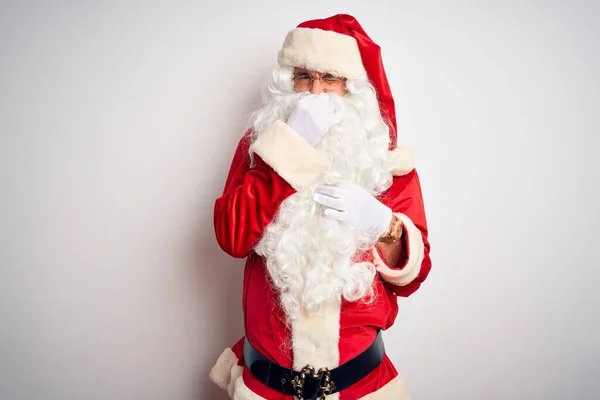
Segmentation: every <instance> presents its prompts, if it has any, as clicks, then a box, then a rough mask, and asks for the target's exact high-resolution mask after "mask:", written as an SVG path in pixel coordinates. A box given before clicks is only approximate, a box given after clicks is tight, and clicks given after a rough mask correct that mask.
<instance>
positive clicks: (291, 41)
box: [278, 28, 367, 78]
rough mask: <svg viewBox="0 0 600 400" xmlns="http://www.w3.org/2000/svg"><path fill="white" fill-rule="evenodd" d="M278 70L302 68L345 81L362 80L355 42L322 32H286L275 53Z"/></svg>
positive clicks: (329, 32) (362, 73)
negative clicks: (348, 79)
mask: <svg viewBox="0 0 600 400" xmlns="http://www.w3.org/2000/svg"><path fill="white" fill-rule="evenodd" d="M278 62H279V65H280V66H286V67H303V68H307V69H312V70H315V71H319V72H329V73H331V74H333V75H336V76H341V77H345V78H361V77H366V74H367V73H366V70H365V67H364V65H363V62H362V58H361V55H360V50H359V49H358V44H357V43H356V39H354V38H353V37H351V36H348V35H344V34H341V33H337V32H332V31H325V30H322V29H310V28H296V29H293V30H291V31H290V32H288V34H287V36H286V38H285V41H284V42H283V46H282V48H281V50H280V51H279V56H278Z"/></svg>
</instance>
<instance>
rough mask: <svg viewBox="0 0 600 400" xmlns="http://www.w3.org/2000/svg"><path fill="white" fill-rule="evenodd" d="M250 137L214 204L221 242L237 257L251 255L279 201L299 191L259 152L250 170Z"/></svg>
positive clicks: (232, 165) (239, 148) (220, 244)
mask: <svg viewBox="0 0 600 400" xmlns="http://www.w3.org/2000/svg"><path fill="white" fill-rule="evenodd" d="M246 137H247V136H245V137H244V138H242V140H241V141H240V142H239V144H238V147H237V149H236V152H235V155H234V157H233V161H232V163H231V168H230V170H229V174H228V176H227V180H226V182H227V183H226V186H225V190H224V191H223V194H222V196H221V197H219V198H218V199H217V200H216V202H215V207H214V228H215V234H216V237H217V242H218V243H219V246H221V249H223V251H225V252H226V253H228V254H229V255H231V256H233V257H236V258H244V257H246V256H248V254H249V252H250V250H251V249H252V248H253V247H254V245H255V244H256V242H257V241H258V240H259V239H260V236H261V235H262V233H263V231H264V229H265V228H266V226H267V225H268V224H269V222H271V220H272V219H273V217H274V216H275V213H276V212H277V209H278V208H279V205H280V204H281V203H282V202H283V200H285V199H286V198H287V197H288V196H290V195H291V194H293V193H294V192H295V190H294V188H292V187H291V186H290V185H289V184H288V183H287V182H286V181H285V180H283V178H281V177H280V176H279V175H277V173H276V172H275V171H274V170H273V169H272V168H271V167H269V166H268V165H267V164H266V163H265V162H264V161H263V160H262V159H261V158H260V157H259V156H257V155H255V160H256V167H255V168H253V169H252V170H250V166H249V165H248V161H249V160H248V142H247V139H246Z"/></svg>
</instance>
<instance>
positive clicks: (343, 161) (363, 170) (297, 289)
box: [255, 95, 392, 320]
mask: <svg viewBox="0 0 600 400" xmlns="http://www.w3.org/2000/svg"><path fill="white" fill-rule="evenodd" d="M290 98H297V95H290V96H289V97H288V99H287V105H286V106H285V107H281V109H286V110H287V111H285V112H286V113H288V112H289V108H290V107H289V105H290V102H289V99H290ZM331 98H332V101H334V104H336V109H337V114H336V115H338V120H337V121H336V122H335V123H334V125H333V126H332V127H331V128H330V129H329V131H328V132H327V133H326V134H325V135H324V136H323V138H322V139H321V140H320V142H319V143H318V144H317V145H316V146H315V147H316V148H317V149H319V150H320V151H321V152H323V153H324V154H325V155H326V156H327V157H328V158H329V160H330V163H331V166H330V168H328V170H327V171H326V173H325V174H324V176H323V177H322V179H320V180H319V181H317V182H315V183H314V184H312V185H311V186H310V187H308V188H305V189H303V190H301V191H299V192H297V193H295V194H293V195H292V196H290V197H289V198H287V199H286V200H285V201H284V202H283V203H282V204H281V206H280V209H279V211H278V213H277V216H276V218H275V219H274V220H273V221H272V222H271V224H270V225H269V226H268V227H267V229H266V230H265V232H264V235H263V237H262V238H261V240H260V242H259V243H258V245H257V246H256V248H255V250H256V252H257V253H258V254H260V255H262V256H264V257H265V258H266V263H267V269H268V271H269V274H270V277H271V280H272V283H273V284H274V286H275V287H276V288H277V290H278V292H279V294H280V300H281V303H282V306H283V308H284V309H285V311H286V313H287V316H288V319H289V320H294V319H295V318H296V317H297V315H298V312H303V313H305V314H311V313H313V312H316V311H318V310H319V309H320V308H321V306H322V305H323V304H326V303H331V302H340V301H341V299H342V298H344V299H346V300H348V301H358V300H361V299H362V300H364V301H369V300H370V299H372V296H373V289H372V284H373V279H374V277H375V266H374V265H373V264H372V262H370V261H361V258H362V257H361V254H364V252H366V251H367V250H368V249H370V248H371V247H372V246H373V245H374V244H375V241H376V239H375V238H372V237H370V236H369V235H368V234H367V233H366V232H364V231H363V230H362V229H360V228H359V227H356V226H354V225H351V224H349V223H343V222H339V221H336V220H333V219H331V218H328V217H326V216H324V215H323V210H324V208H323V207H322V206H320V205H318V204H316V203H315V202H314V201H313V194H314V191H315V188H316V187H317V186H319V185H321V184H332V183H336V182H339V181H341V180H347V181H352V182H354V183H356V184H358V185H360V186H362V187H363V188H365V189H366V190H367V191H369V192H370V193H372V194H374V195H376V194H378V193H381V192H382V191H384V190H385V189H387V188H388V187H389V186H390V184H391V180H392V175H391V172H390V171H391V168H390V166H389V163H388V156H387V155H388V151H387V150H388V143H389V133H388V132H387V130H381V129H380V130H379V132H376V133H373V132H371V131H369V130H368V129H366V127H365V121H366V123H368V121H369V120H371V121H372V118H371V117H373V118H381V117H380V116H379V115H376V116H369V118H365V116H364V115H362V116H361V115H359V112H358V110H357V107H356V106H355V104H359V107H360V104H362V102H361V99H360V98H356V97H355V98H353V99H352V98H348V96H346V97H343V98H342V97H340V96H337V95H332V96H331ZM283 101H284V100H282V102H283ZM280 118H282V119H284V120H285V118H287V115H285V116H280ZM376 126H381V124H378V125H376ZM258 134H260V133H258ZM364 258H365V259H367V260H368V258H367V257H364Z"/></svg>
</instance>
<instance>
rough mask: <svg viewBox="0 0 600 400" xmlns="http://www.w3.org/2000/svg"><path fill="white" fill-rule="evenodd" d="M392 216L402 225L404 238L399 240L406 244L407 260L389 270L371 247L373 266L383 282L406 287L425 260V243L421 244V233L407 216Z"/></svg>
mask: <svg viewBox="0 0 600 400" xmlns="http://www.w3.org/2000/svg"><path fill="white" fill-rule="evenodd" d="M394 215H395V216H396V217H398V218H399V219H400V221H402V225H404V233H403V234H404V235H406V237H405V238H404V239H401V240H406V242H407V244H408V248H407V249H406V250H407V251H408V259H407V260H406V263H405V264H404V266H402V267H401V268H391V267H390V266H388V265H387V263H386V262H385V261H384V260H383V259H382V258H381V255H380V254H379V251H378V250H377V247H373V258H374V261H373V264H375V268H377V271H378V272H379V274H380V275H381V277H382V278H383V279H384V280H386V281H387V282H389V283H391V284H393V285H396V286H406V285H408V284H409V283H410V282H412V281H413V280H414V279H415V278H416V277H417V275H419V271H420V270H421V264H422V263H423V259H424V258H425V243H423V235H421V231H420V230H419V228H417V227H416V226H415V224H414V223H413V222H412V220H411V219H410V218H409V217H408V216H407V215H404V214H402V213H394Z"/></svg>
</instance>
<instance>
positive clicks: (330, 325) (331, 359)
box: [291, 301, 341, 400]
mask: <svg viewBox="0 0 600 400" xmlns="http://www.w3.org/2000/svg"><path fill="white" fill-rule="evenodd" d="M340 310H341V303H340V302H339V301H338V302H333V303H329V304H324V305H323V306H321V309H320V310H319V311H316V312H313V313H311V314H310V315H306V314H305V313H304V312H302V311H300V312H298V313H297V314H298V315H294V316H293V317H294V318H293V320H292V324H291V325H292V350H293V355H294V365H293V367H294V369H295V370H296V371H301V370H302V368H304V367H305V366H306V365H307V364H310V365H312V366H314V367H316V368H321V367H327V368H329V369H333V368H335V367H337V366H339V363H340V350H339V340H340ZM338 398H339V394H338V393H336V394H332V395H329V396H327V400H336V399H338Z"/></svg>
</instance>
